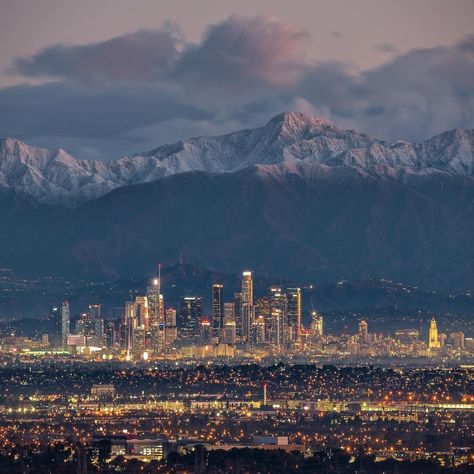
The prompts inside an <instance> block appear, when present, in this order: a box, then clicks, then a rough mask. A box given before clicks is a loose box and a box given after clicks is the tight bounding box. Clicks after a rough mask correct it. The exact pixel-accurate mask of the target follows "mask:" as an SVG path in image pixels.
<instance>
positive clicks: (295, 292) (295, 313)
mask: <svg viewBox="0 0 474 474" xmlns="http://www.w3.org/2000/svg"><path fill="white" fill-rule="evenodd" d="M286 298H287V316H286V317H287V324H288V327H289V328H290V339H291V341H292V342H293V343H295V344H299V343H300V342H301V288H288V289H287V290H286Z"/></svg>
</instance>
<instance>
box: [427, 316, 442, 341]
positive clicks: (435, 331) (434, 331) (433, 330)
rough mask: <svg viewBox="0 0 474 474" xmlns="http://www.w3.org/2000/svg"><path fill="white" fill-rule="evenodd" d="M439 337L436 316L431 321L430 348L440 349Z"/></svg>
mask: <svg viewBox="0 0 474 474" xmlns="http://www.w3.org/2000/svg"><path fill="white" fill-rule="evenodd" d="M439 348H440V343H439V337H438V326H437V324H436V320H435V318H433V319H432V320H431V322H430V330H429V334H428V349H439Z"/></svg>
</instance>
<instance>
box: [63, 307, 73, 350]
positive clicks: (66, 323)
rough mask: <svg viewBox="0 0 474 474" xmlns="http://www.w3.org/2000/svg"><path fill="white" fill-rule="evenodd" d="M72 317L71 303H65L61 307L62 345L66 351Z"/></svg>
mask: <svg viewBox="0 0 474 474" xmlns="http://www.w3.org/2000/svg"><path fill="white" fill-rule="evenodd" d="M70 323H71V315H70V312H69V303H68V302H67V301H65V302H64V303H63V304H62V306H61V344H62V346H63V348H64V349H66V347H67V337H68V336H69V333H70V329H69V325H70Z"/></svg>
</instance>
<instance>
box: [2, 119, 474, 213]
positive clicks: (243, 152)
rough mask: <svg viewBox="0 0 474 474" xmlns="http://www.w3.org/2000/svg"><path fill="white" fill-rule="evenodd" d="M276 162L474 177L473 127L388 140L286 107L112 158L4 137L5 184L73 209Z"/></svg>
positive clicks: (381, 173) (394, 173)
mask: <svg viewBox="0 0 474 474" xmlns="http://www.w3.org/2000/svg"><path fill="white" fill-rule="evenodd" d="M277 163H319V164H325V165H328V166H331V167H332V166H348V167H353V168H356V169H358V170H361V171H364V172H366V173H369V174H371V175H372V176H382V177H386V176H391V177H393V178H397V179H405V177H406V176H407V175H411V174H414V173H415V174H420V173H421V174H426V173H432V172H443V173H449V174H452V175H463V176H470V177H473V176H474V165H473V163H474V131H473V130H460V129H456V130H452V131H449V132H445V133H443V134H441V135H438V136H436V137H433V138H431V139H429V140H427V141H425V142H422V143H420V144H411V143H405V142H401V143H396V144H388V143H385V142H382V141H380V140H376V139H372V138H370V137H368V136H367V135H365V134H363V133H359V132H356V131H354V130H344V129H341V128H339V127H337V126H336V125H334V124H332V123H331V122H328V121H325V120H322V119H320V118H317V117H310V116H306V115H303V114H300V113H290V112H285V113H282V114H279V115H277V116H275V117H274V118H272V119H271V120H270V121H269V122H268V123H267V124H266V125H265V126H263V127H260V128H256V129H251V130H243V131H239V132H234V133H231V134H228V135H223V136H218V137H199V138H190V139H188V140H183V141H180V142H177V143H175V144H172V145H164V146H161V147H159V148H156V149H154V150H152V151H150V152H146V153H142V154H141V155H136V156H133V157H123V158H120V159H118V160H115V161H110V162H97V161H87V160H77V159H75V158H73V157H72V156H71V155H69V154H68V153H67V152H65V151H64V150H55V151H50V150H45V149H41V148H35V147H29V146H28V145H26V144H24V143H22V142H20V141H18V140H14V139H5V140H3V141H1V142H0V188H4V189H14V190H17V191H19V192H22V193H26V194H29V195H31V196H33V197H34V198H35V199H37V200H38V201H40V202H43V203H49V204H57V205H62V206H70V207H74V206H77V205H78V204H80V203H83V202H85V201H87V200H90V199H94V198H97V197H99V196H102V195H104V194H106V193H108V192H109V191H111V190H112V189H115V188H118V187H120V186H125V185H130V184H136V183H145V182H152V181H156V180H158V179H160V178H162V177H164V176H169V175H173V174H178V173H183V172H187V171H206V172H211V173H224V172H234V171H237V170H240V169H243V168H245V167H247V166H252V165H255V164H277Z"/></svg>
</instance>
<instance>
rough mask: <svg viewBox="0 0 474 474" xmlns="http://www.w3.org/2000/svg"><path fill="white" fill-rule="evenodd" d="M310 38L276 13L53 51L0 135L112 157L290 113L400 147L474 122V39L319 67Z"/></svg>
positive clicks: (1, 122) (17, 68)
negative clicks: (191, 37) (366, 66)
mask: <svg viewBox="0 0 474 474" xmlns="http://www.w3.org/2000/svg"><path fill="white" fill-rule="evenodd" d="M310 41H311V36H310V34H309V33H308V32H306V31H303V30H301V29H299V28H298V27H296V26H294V25H291V24H288V23H285V22H282V21H279V20H277V19H274V18H271V17H267V16H257V17H242V16H231V17H229V18H228V19H226V20H225V21H222V22H220V23H217V24H214V25H210V26H209V27H208V29H207V31H206V33H205V35H204V37H203V38H202V40H201V41H200V42H199V43H188V42H187V41H186V39H185V35H184V33H183V32H182V31H180V28H179V26H177V25H174V24H172V23H168V24H165V25H164V26H163V27H161V28H159V29H156V30H153V31H150V30H141V31H137V32H135V33H130V34H126V35H122V36H118V37H115V38H112V39H110V40H108V41H104V42H100V43H93V44H86V45H53V46H50V47H47V48H45V49H43V50H40V51H39V52H37V53H35V54H33V55H32V56H30V57H21V58H17V59H16V61H15V62H14V64H13V65H12V67H11V70H12V72H14V73H15V74H21V75H22V76H23V77H25V79H28V80H31V79H32V80H33V82H32V83H31V82H30V83H25V84H21V85H17V86H13V87H8V88H4V89H0V109H1V110H2V114H1V115H0V135H3V136H14V137H18V138H22V139H25V140H26V141H31V142H34V143H37V144H41V145H45V146H63V147H66V148H68V149H69V150H70V151H71V152H72V153H73V154H74V153H75V154H78V155H80V156H82V157H85V158H98V159H105V158H112V157H117V156H120V155H123V154H125V153H131V152H136V151H140V150H145V149H148V148H153V147H155V146H157V145H159V144H162V143H164V142H172V141H175V140H178V139H180V138H186V137H187V136H189V135H200V134H219V133H224V132H227V131H231V130H235V129H239V128H246V127H253V126H256V125H259V124H263V123H264V122H265V121H266V120H267V119H268V118H270V117H271V116H272V115H274V114H276V113H278V112H280V111H282V110H298V111H301V112H306V113H312V114H316V115H321V116H324V117H325V118H328V119H331V120H333V121H335V122H337V123H339V124H340V125H342V126H344V127H347V128H357V129H359V130H361V131H365V132H367V133H369V134H372V135H374V136H377V137H378V138H382V139H386V140H391V141H395V140H400V139H403V140H412V141H419V140H422V139H425V138H428V137H429V136H431V135H434V134H436V133H439V132H441V131H444V130H446V129H450V128H455V127H464V128H472V127H474V81H473V80H472V78H473V77H474V36H472V37H467V38H465V39H464V40H463V41H462V42H460V43H457V44H454V45H449V46H438V47H434V48H429V49H418V50H412V51H409V52H406V53H398V52H397V51H396V49H393V48H391V51H390V55H388V57H389V58H391V59H390V60H388V62H387V63H385V64H384V65H382V66H379V67H377V68H375V69H372V70H368V71H363V70H360V69H359V68H358V67H357V65H355V64H346V63H337V62H328V61H324V62H317V61H310V60H308V59H307V57H306V54H305V53H306V50H307V47H308V45H309V44H310ZM374 47H378V48H380V47H381V46H380V45H374ZM384 48H385V49H388V47H387V45H385V46H384Z"/></svg>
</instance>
